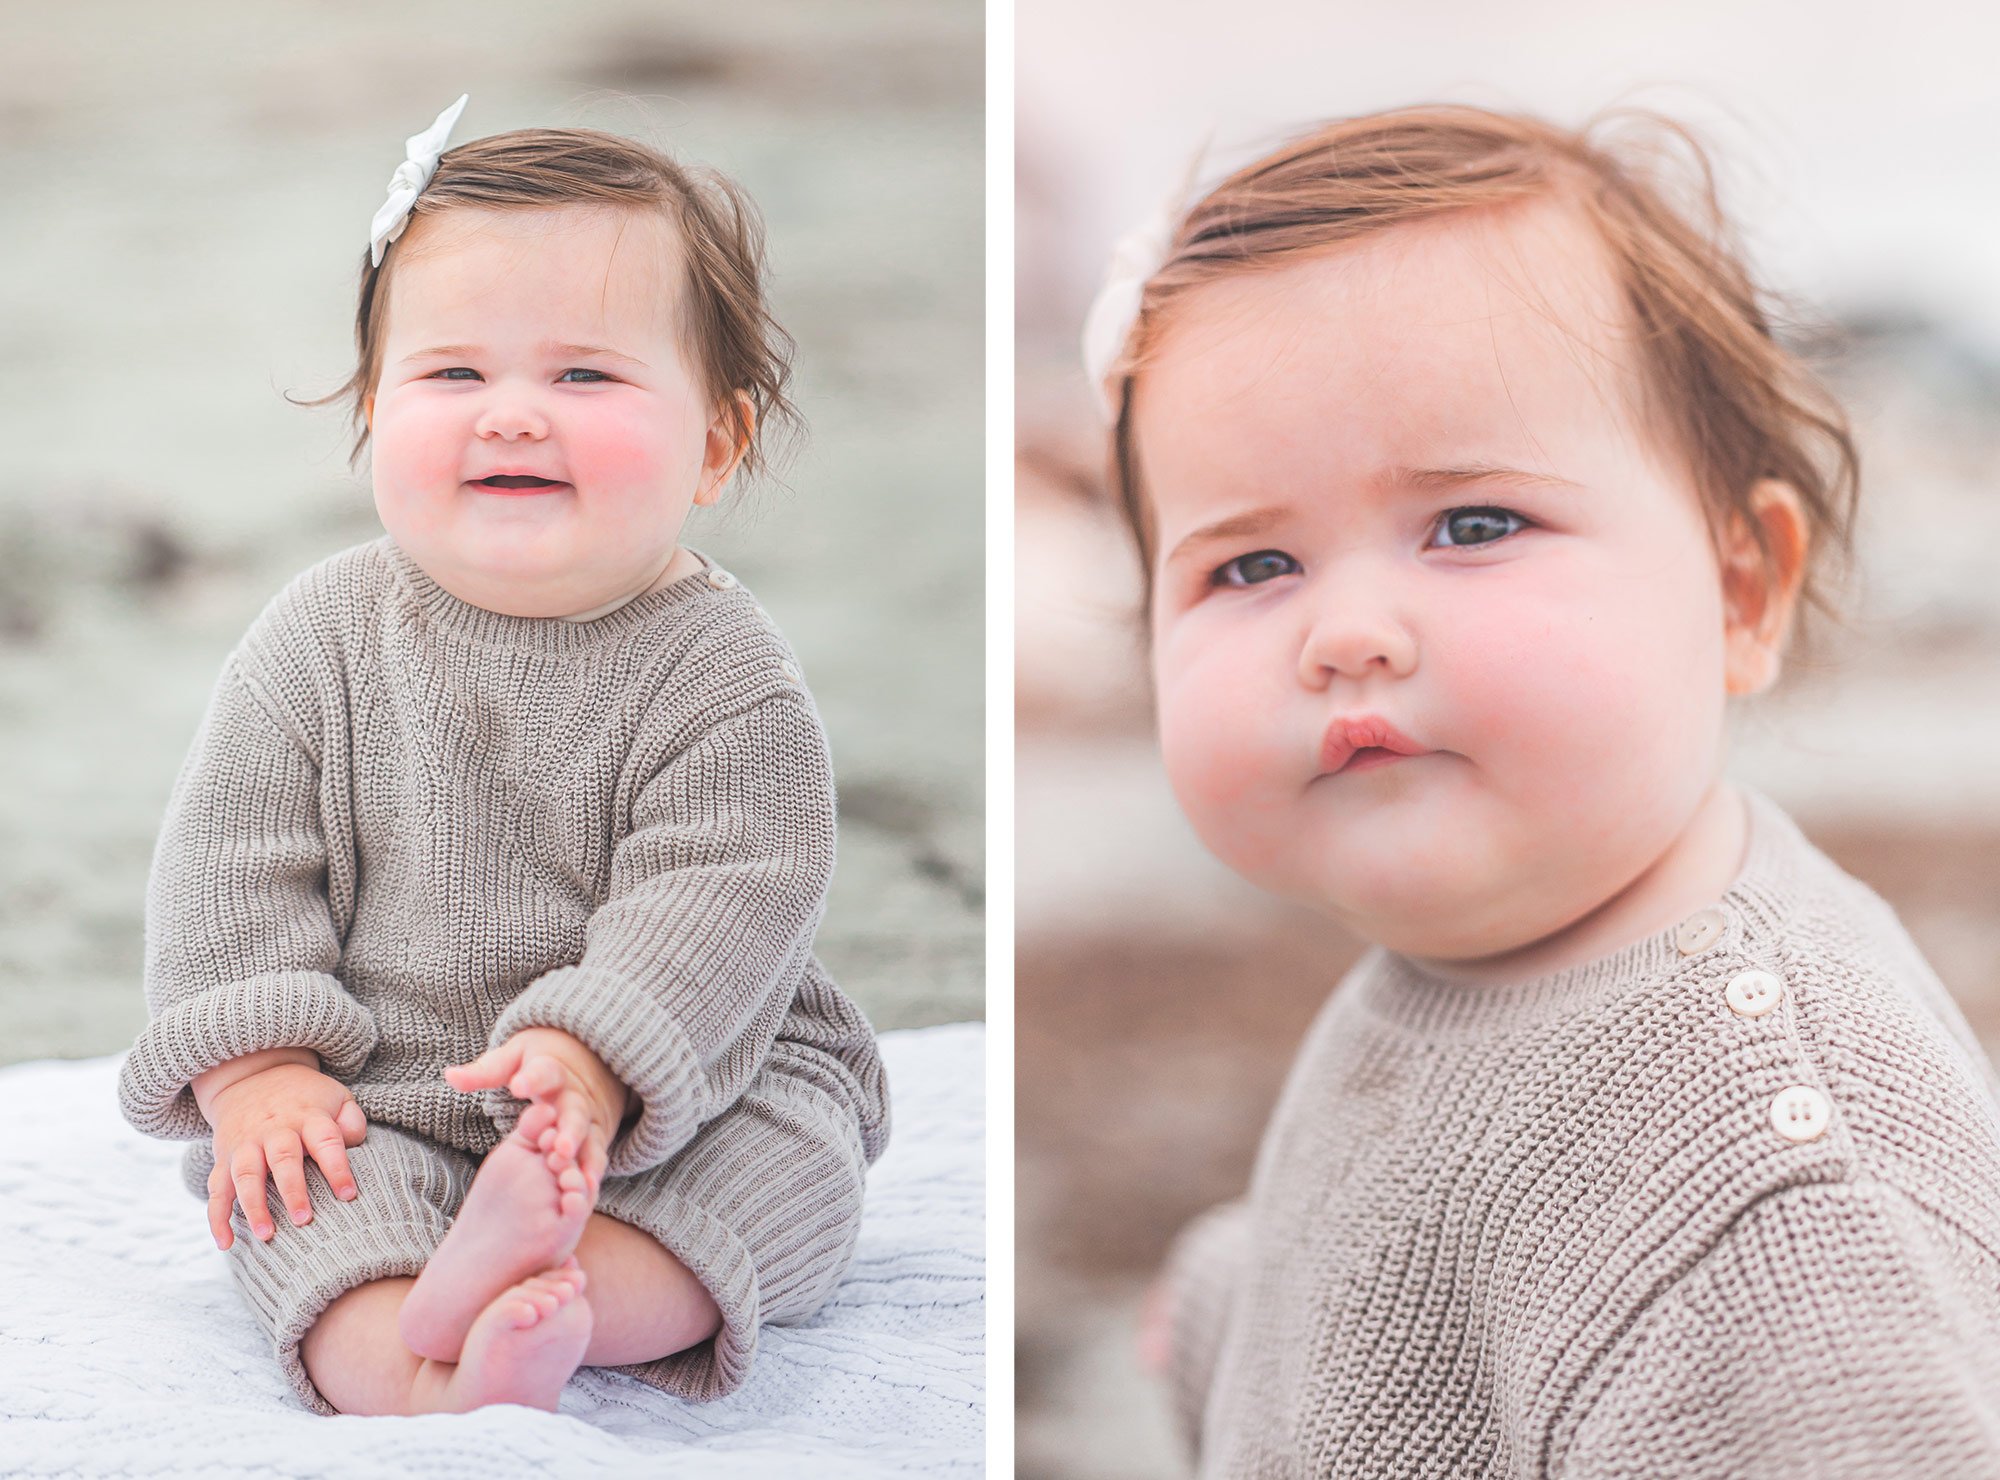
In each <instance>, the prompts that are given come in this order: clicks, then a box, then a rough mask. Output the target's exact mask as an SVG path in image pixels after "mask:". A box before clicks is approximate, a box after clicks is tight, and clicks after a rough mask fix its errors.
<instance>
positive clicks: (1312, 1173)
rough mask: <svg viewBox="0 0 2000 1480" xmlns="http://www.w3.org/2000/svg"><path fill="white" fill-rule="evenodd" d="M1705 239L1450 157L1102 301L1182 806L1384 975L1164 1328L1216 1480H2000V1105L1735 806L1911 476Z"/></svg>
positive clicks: (1220, 1217) (1559, 151) (1956, 1037)
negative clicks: (1844, 574) (1693, 1479)
mask: <svg viewBox="0 0 2000 1480" xmlns="http://www.w3.org/2000/svg"><path fill="white" fill-rule="evenodd" d="M1696 154H1697V156H1698V155H1699V148H1698V146H1697V148H1696ZM1697 203H1698V205H1699V206H1700V207H1701V209H1698V210H1694V211H1690V210H1688V209H1686V208H1685V207H1684V206H1682V205H1677V204H1675V203H1674V197H1673V195H1672V192H1671V189H1670V188H1669V187H1668V186H1667V185H1665V184H1664V183H1663V181H1662V180H1661V178H1660V176H1659V175H1658V174H1657V173H1656V172H1653V171H1650V170H1648V169H1645V168H1641V167H1640V166H1639V165H1638V164H1637V162H1636V161H1635V160H1633V159H1632V158H1629V157H1627V156H1626V155H1625V154H1624V152H1623V151H1621V150H1619V149H1617V148H1615V147H1613V146H1612V145H1610V144H1607V143H1606V142H1605V141H1604V140H1603V139H1602V138H1601V136H1600V135H1599V134H1598V133H1597V132H1596V128H1595V126H1593V127H1592V128H1588V129H1585V130H1584V131H1582V132H1580V133H1579V132H1572V131H1570V130H1567V129H1562V128H1557V127H1554V126H1551V125H1548V124H1546V123H1543V122H1540V121H1537V120H1533V119H1529V118H1521V117H1512V116H1500V115H1495V114H1493V113H1489V112H1486V111H1483V110H1477V109H1471V108H1458V107H1435V108H1419V109H1409V110H1399V111H1396V112H1391V113H1387V114H1382V115H1378V116H1372V117H1366V118H1358V119H1351V120H1347V121H1342V122H1336V123H1333V124H1330V125H1328V126H1326V127H1323V128H1320V129H1318V130H1317V131H1314V132H1311V133H1308V134H1306V135H1304V136H1303V137H1301V138H1298V139H1296V140H1295V141H1293V142H1291V143H1289V144H1287V145H1285V146H1284V147H1282V148H1280V149H1278V150H1277V151H1275V152H1274V153H1272V154H1270V155H1268V156H1267V157H1265V158H1262V159H1259V160H1257V161H1256V162H1255V163H1253V164H1250V165H1248V166H1246V167H1245V168H1243V169H1241V170H1238V171H1237V172H1236V173H1234V174H1232V175H1230V176H1229V177H1228V178H1227V179H1225V180H1223V181H1222V182H1221V183H1220V184H1219V185H1217V186H1215V187H1214V188H1213V189H1212V190H1210V191H1208V192H1207V193H1206V194H1205V195H1203V196H1202V197H1201V198H1200V199H1199V200H1198V201H1196V202H1195V203H1193V204H1192V205H1191V206H1187V207H1185V208H1184V209H1177V210H1174V211H1172V212H1170V213H1169V214H1168V215H1167V216H1166V217H1165V218H1163V225H1164V228H1165V230H1164V234H1161V235H1158V236H1154V237H1140V238H1136V239H1132V240H1128V242H1127V243H1126V244H1125V247H1124V249H1123V250H1122V251H1121V254H1120V268H1119V273H1118V276H1117V277H1116V278H1114V281H1113V282H1112V283H1111V284H1109V285H1108V286H1107V290H1106V292H1105V294H1104V295H1103V296H1102V297H1101V298H1100V300H1099V305H1098V307H1097V309H1096V310H1095V311H1094V312H1093V316H1092V321H1091V323H1090V325H1089V328H1088V331H1087V335H1086V346H1087V350H1088V352H1089V358H1090V360H1091V366H1090V368H1091V371H1092V375H1093V381H1094V383H1095V384H1096V385H1097V386H1098V388H1099V389H1100V390H1101V391H1102V393H1103V395H1104V397H1105V399H1106V401H1107V404H1108V409H1109V412H1110V416H1111V419H1112V423H1113V428H1112V447H1113V457H1112V462H1113V470H1114V473H1113V476H1114V480H1115V483H1116V486H1117V491H1118V494H1119V496H1120V498H1121V499H1122V502H1123V507H1124V511H1125V513H1126V515H1127V517H1128V519H1129V522H1130V524H1131V527H1132V530H1133V533H1134V535H1135V537H1136V540H1137V543H1138V546H1139V549H1140V552H1141V556H1142V559H1143V564H1144V568H1145V572H1146V578H1147V583H1148V584H1147V612H1148V627H1149V641H1150V649H1151V661H1152V675H1153V682H1154V689H1155V695H1156V703H1157V714H1158V729H1159V737H1160V745H1161V751H1162V756H1163V761H1164V765H1165V769H1166V772H1167V774H1168V777H1169V780H1170V783H1171V786H1172V788H1173V791H1174V794H1175V796H1176V798H1177V799H1178V801H1179V803H1180V805H1181V807H1182V808H1183V809H1184V811H1185V812H1186V815H1187V817H1188V819H1189V820H1190V822H1191V823H1192V825H1193V827H1194V829H1195V831H1196V832H1197V833H1198V834H1199V836H1200V837H1201V839H1202V841H1203V843H1204V844H1205V845H1206V846H1207V847H1208V848H1209V849H1211V850H1212V851H1213V852H1214V853H1215V854H1216V855H1217V856H1218V857H1220V858H1221V859H1222V860H1223V861H1224V862H1226V863H1227V864H1229V865H1230V866H1231V867H1232V868H1234V869H1235V870H1237V871H1238V872H1240V873H1241V874H1242V875H1243V876H1244V877H1246V878H1247V879H1249V880H1250V881H1252V882H1253V883H1255V884H1257V885H1259V886H1262V887H1263V888H1265V889H1268V890H1270V891H1272V892H1273V893H1275V894H1279V895H1283V896H1287V897H1289V898H1291V899H1295V900H1300V901H1304V902H1305V903H1307V904H1309V905H1311V906H1313V907H1315V908H1318V909H1321V910H1324V911H1326V912H1328V913H1330V914H1331V915H1333V916H1335V917H1336V918H1338V919H1339V920H1340V921H1341V922H1343V923H1344V924H1345V925H1346V926H1348V927H1349V928H1350V929H1352V930H1353V931H1354V932H1356V933H1357V934H1358V935H1360V936H1361V937H1363V938H1364V939H1365V940H1367V941H1368V942H1370V943H1371V945H1372V948H1371V949H1370V950H1369V951H1368V952H1367V953H1366V954H1365V955H1364V957H1363V958H1362V959H1361V961H1360V962H1359V963H1358V964H1357V965H1356V966H1355V967H1354V969H1353V970H1352V971H1351V972H1350V973H1349V974H1348V975H1347V977H1346V978H1345V979H1344V980H1342V981H1341V982H1340V983H1339V984H1338V986H1337V987H1336V988H1335V989H1334V990H1333V992H1332V993H1331V995H1330V997H1329V998H1328V1000H1327V1002H1326V1004H1325V1006H1324V1008H1323V1009H1322V1011H1321V1013H1320V1015H1319V1018H1318V1020H1317V1022H1316V1024H1315V1026H1314V1028H1313V1029H1312V1031H1311V1033H1310V1035H1309V1036H1308V1038H1307V1040H1306V1042H1305V1044H1304V1046H1303V1048H1302V1049H1301V1051H1300V1054H1299V1057H1298V1059H1297V1062H1296V1064H1295V1065H1294V1067H1293V1070H1292V1072H1291V1075H1290V1078H1289V1081H1288V1083H1287V1085H1286V1088H1285V1090H1284V1092H1283V1094H1282V1096H1281V1098H1280V1100H1279V1103H1278V1105H1277V1108H1276V1111H1275V1113H1274V1115H1273V1118H1272V1121H1271V1124H1270V1126H1269V1129H1268V1131H1267V1132H1266V1135H1265V1138H1264V1142H1263V1145H1262V1148H1261V1150H1260V1153H1259V1156H1258V1159H1257V1163H1256V1166H1255V1170H1254V1173H1253V1176H1252V1180H1251V1184H1250V1187H1249V1190H1248V1193H1247V1195H1246V1196H1245V1197H1244V1198H1243V1199H1242V1200H1241V1201H1240V1202H1237V1203H1234V1204H1230V1205H1228V1206H1225V1207H1223V1208H1220V1209H1217V1210H1213V1211H1211V1212H1210V1213H1208V1214H1205V1215H1203V1216H1202V1217H1201V1218H1200V1219H1198V1220H1197V1221H1196V1222H1195V1223H1194V1224H1193V1225H1191V1226H1190V1227H1189V1228H1188V1229H1187V1230H1185V1231H1184V1232H1183V1234H1182V1235H1181V1236H1180V1238H1179V1239H1178V1240H1177V1241H1176V1244H1175V1247H1174V1248H1173V1250H1172V1252H1171V1254H1170V1257H1169V1260H1168V1265H1167V1268H1166V1270H1165V1272H1164V1274H1163V1276H1162V1279H1161V1281H1160V1282H1159V1284H1158V1285H1156V1287H1155V1291H1154V1293H1153V1295H1152V1297H1151V1298H1150V1299H1149V1302H1148V1310H1147V1318H1146V1329H1145V1331H1144V1332H1143V1333H1142V1348H1143V1349H1144V1350H1145V1351H1146V1352H1147V1353H1148V1354H1149V1356H1150V1357H1151V1359H1152V1360H1153V1361H1154V1362H1155V1364H1156V1365H1157V1366H1158V1367H1160V1368H1162V1369H1163V1370H1164V1371H1165V1373H1166V1375H1167V1377H1168V1380H1169V1383H1170V1386H1171V1391H1172V1394H1173V1397H1174V1401H1175V1403H1176V1406H1177V1408H1178V1411H1179V1415H1180V1418H1181V1420H1182V1421H1183V1425H1184V1428H1185V1431H1186V1432H1187V1434H1188V1435H1189V1437H1190V1438H1191V1440H1192V1441H1193V1443H1194V1446H1195V1448H1196V1451H1197V1453H1198V1455H1199V1460H1200V1465H1201V1469H1202V1472H1203V1473H1204V1474H1211V1475H1340V1476H1374V1475H1380V1476H1388V1475H1410V1474H1419V1473H1421V1474H1436V1475H1493V1476H1528V1475H1578V1476H1583V1475H1589V1476H1601V1475H1612V1474H1617V1475H1633V1476H1663V1475H1675V1476H1682V1475H1690V1476H1691V1475H1703V1476H1708V1475H1730V1476H1746V1475H1775V1474H1787V1475H1822V1474H1840V1475H1856V1474H1869V1475H1890V1474H1894V1475H1913V1474H1923V1475H1969V1474H1973V1473H1977V1474H1981V1475H1990V1474H2000V1397H1996V1395H2000V1106H1997V1105H1996V1090H1997V1089H2000V1086H1996V1082H1995V1078H1994V1075H1993V1071H1992V1069H1991V1067H1990V1065H1989V1063H1988V1060H1987V1058H1986V1056H1985V1054H1984V1053H1983V1052H1982V1051H1981V1047H1980V1045H1979V1043H1978V1042H1977V1041H1976V1040H1975V1039H1974V1037H1973V1035H1972V1034H1971V1032H1970V1031H1969V1030H1968V1028H1967V1026H1966V1023H1965V1021H1964V1019H1963V1017H1962V1016H1961V1015H1960V1013H1959V1011H1958V1010H1957V1008H1956V1007H1955V1006H1954V1004H1953V1003H1952V1001H1951V999H1950V997H1949V996H1948V995H1947V994H1946V992H1945V990H1944V988H1943V987H1942V986H1941V985H1940V984H1939V982H1938V980H1937V978H1936V977H1935V976H1934V975H1933V973H1932V972H1931V970H1930V969H1929V967H1928V966H1927V965H1926V963H1925V961H1924V959H1923V957H1922V956H1921V955H1920V954H1919V952H1918V951H1917V949H1916V948H1915V946H1913V945H1912V943H1911V941H1910V939H1909V937H1908V936H1907V935H1906V934H1905V933H1904V931H1903V929H1902V927H1901V925H1900V924H1899V922H1898V921H1897V919H1896V916H1895V914H1894V913H1893V912H1892V911H1891V910H1890V908H1889V907H1888V906H1887V905H1886V904H1884V903H1883V902H1882V901H1881V900H1880V899H1879V898H1878V897H1877V896H1876V895H1875V894H1874V893H1873V892H1871V891H1870V890H1869V889H1868V888H1867V887H1866V886H1864V885H1862V884H1861V883H1859V882H1858V881H1856V880H1855V879H1853V878H1851V877H1849V876H1848V875H1846V874H1845V873H1843V872H1842V871H1841V870H1840V869H1839V868H1838V867H1836V866H1835V865H1834V864H1833V863H1832V862H1830V861H1829V860H1828V859H1827V858H1826V857H1825V855H1824V854H1822V853H1821V852H1820V851H1819V850H1818V849H1817V848H1816V847H1814V845H1813V844H1812V843H1811V842H1810V841H1809V840H1808V839H1807V838H1806V837H1805V836H1804V835H1803V834H1802V833H1801V831H1800V830H1799V828H1798V827H1797V826H1796V825H1795V824H1794V823H1793V822H1792V821H1791V820H1790V818H1789V817H1788V816H1787V815H1786V814H1785V813H1784V812H1783V811H1782V810H1781V809H1780V808H1779V807H1778V806H1776V805H1775V804H1774V803H1773V802H1772V801H1771V800H1770V799H1769V798H1768V797H1766V796H1764V795H1762V794H1761V793H1759V792H1757V791H1754V790H1751V789H1748V788H1745V787H1741V786H1737V785H1733V784H1731V782H1730V781H1729V780H1728V779H1727V778H1726V767H1725V762H1726V745H1725V733H1726V728H1727V720H1728V718H1729V714H1730V709H1731V704H1730V701H1731V700H1741V699H1747V698H1748V697H1750V696H1752V695H1756V694H1758V693H1760V692H1762V691H1764V690H1766V689H1767V688H1769V687H1770V686H1771V685H1772V684H1773V682H1774V681H1775V680H1776V679H1777V677H1778V674H1779V671H1780V666H1781V663H1782V660H1783V658H1784V655H1785V653H1786V651H1787V647H1788V643H1789V642H1790V641H1791V639H1792V637H1793V635H1794V628H1795V627H1797V626H1799V625H1800V620H1799V619H1801V618H1802V616H1803V614H1804V612H1805V610H1806V609H1807V608H1808V607H1822V606H1826V605H1827V591H1826V586H1825V580H1826V577H1825V557H1826V556H1827V555H1828V554H1829V553H1832V552H1837V551H1839V550H1840V549H1841V548H1842V547H1843V546H1844V545H1845V543H1846V541H1847V539H1848V531H1849V529H1850V526H1851V521H1852V504H1853V496H1854V487H1855V461H1854V455H1853V447H1852V443H1851V440H1850V438H1849V435H1848V432H1847V430H1846V428H1845V424H1844V422H1843V420H1842V418H1841V415H1840V413H1839V412H1838V410H1837V409H1835V408H1833V407H1831V406H1830V405H1829V404H1828V403H1827V401H1826V399H1825V398H1824V396H1823V394H1822V393H1821V392H1820V391H1819V390H1818V389H1817V387H1816V385H1815V382H1814V381H1813V380H1812V379H1811V378H1810V376H1809V375H1808V374H1807V373H1806V372H1805V371H1804V369H1803V368H1802V367H1801V365H1800V364H1799V363H1798V362H1797V361H1796V360H1795V359H1794V357H1793V356H1792V355H1791V353H1790V352H1788V351H1787V349H1786V348H1785V347H1784V346H1783V345H1781V344H1780V343H1779V342H1778V341H1777V340H1776V339H1775V338H1774V336H1773V333H1772V329H1771V325H1770V322H1769V321H1768V319H1767V317H1766V315H1765V312H1764V310H1763V309H1762V307H1761V306H1760V294H1759V292H1758V291H1757V289H1756V288H1755V287H1754V286H1753V284H1752V282H1751V281H1750V279H1749V278H1748V276H1747V275H1746V273H1745V270H1744V268H1743V266H1742V265H1741V263H1740V261H1739V260H1738V258H1737V256H1736V255H1735V253H1734V252H1733V250H1732V249H1731V248H1730V247H1729V246H1728V244H1727V232H1726V230H1725V229H1724V228H1722V226H1721V224H1720V220H1719V217H1718V216H1717V215H1716V214H1714V212H1715V202H1714V197H1713V192H1712V190H1707V191H1702V192H1697Z"/></svg>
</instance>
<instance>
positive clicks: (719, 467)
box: [694, 391, 757, 504]
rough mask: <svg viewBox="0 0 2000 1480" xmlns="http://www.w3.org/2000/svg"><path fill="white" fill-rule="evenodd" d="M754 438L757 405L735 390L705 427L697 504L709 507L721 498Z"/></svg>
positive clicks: (746, 393) (748, 395) (744, 394)
mask: <svg viewBox="0 0 2000 1480" xmlns="http://www.w3.org/2000/svg"><path fill="white" fill-rule="evenodd" d="M756 435H757V403H756V402H755V401H753V400H751V399H750V394H749V392H748V391H737V392H736V393H735V394H734V395H733V396H732V397H731V398H730V403H729V404H728V405H727V406H724V407H721V408H719V409H718V410H717V411H716V413H715V419H714V420H713V421H711V422H710V423H709V424H708V440H707V444H706V446H704V448H703V449H702V460H701V483H700V486H698V487H697V488H696V489H695V494H694V501H695V502H696V503H697V504H712V503H714V502H715V501H716V500H717V499H719V498H721V497H722V490H723V489H724V488H726V487H728V485H729V480H730V478H731V477H732V476H733V475H734V474H735V472H736V468H737V465H738V464H740V463H741V462H742V461H743V457H744V454H745V453H747V452H749V450H750V442H751V439H752V438H754V437H755V436H756Z"/></svg>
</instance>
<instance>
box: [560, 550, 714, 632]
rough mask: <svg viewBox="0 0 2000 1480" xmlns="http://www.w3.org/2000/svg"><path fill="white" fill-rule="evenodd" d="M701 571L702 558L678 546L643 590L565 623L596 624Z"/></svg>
mask: <svg viewBox="0 0 2000 1480" xmlns="http://www.w3.org/2000/svg"><path fill="white" fill-rule="evenodd" d="M700 569H701V557H700V556H698V555H696V554H694V553H693V552H692V551H690V550H688V549H687V548H686V547H684V546H676V547H675V549H674V555H673V559H671V560H669V561H668V562H667V568H666V569H665V570H663V571H661V572H660V574H659V575H658V576H657V577H656V578H655V579H654V580H653V581H652V582H651V583H650V584H648V585H647V586H646V587H644V588H643V589H642V590H638V591H633V592H629V593H627V594H626V595H624V596H620V597H617V598H616V599H614V600H611V601H607V602H605V603H604V605H602V606H595V607H592V608H591V609H590V610H589V611H587V612H575V613H572V614H571V615H569V616H566V617H564V618H563V619H562V620H563V621H565V622H594V621H596V620H597V619H598V618H599V617H608V616H610V615H611V614H612V613H613V612H615V611H617V610H618V608H619V607H621V606H625V605H627V604H629V603H631V602H634V601H637V600H638V599H639V598H640V597H641V596H651V595H652V594H653V593H654V592H655V591H661V590H664V589H666V588H667V587H668V586H671V585H672V584H673V583H674V582H675V581H678V580H679V579H680V578H681V577H682V576H686V575H693V574H694V573H695V572H696V571H698V570H700Z"/></svg>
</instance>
